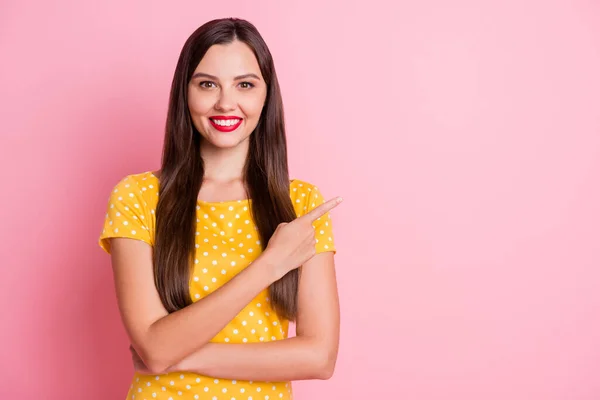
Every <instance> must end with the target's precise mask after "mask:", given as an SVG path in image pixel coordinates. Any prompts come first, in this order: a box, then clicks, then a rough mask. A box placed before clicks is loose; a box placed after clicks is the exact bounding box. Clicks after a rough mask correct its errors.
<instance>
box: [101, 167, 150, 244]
mask: <svg viewBox="0 0 600 400" xmlns="http://www.w3.org/2000/svg"><path fill="white" fill-rule="evenodd" d="M147 209H148V207H147V203H146V201H145V200H144V197H143V193H142V190H141V189H140V187H139V185H138V184H137V183H136V182H135V180H134V179H133V178H131V177H130V176H128V177H125V178H123V179H122V180H121V181H120V182H119V183H117V185H115V187H114V188H113V190H112V192H111V194H110V196H109V199H108V204H107V209H106V216H105V219H104V226H103V227H102V234H101V235H100V238H99V240H98V244H99V245H100V247H101V248H102V249H103V250H104V251H105V252H107V253H109V254H110V239H111V238H117V237H122V238H130V239H137V240H141V241H144V242H146V243H148V244H149V245H153V243H152V240H151V235H150V229H149V227H148V226H149V225H148V224H149V223H150V216H149V215H147V213H146V211H147Z"/></svg>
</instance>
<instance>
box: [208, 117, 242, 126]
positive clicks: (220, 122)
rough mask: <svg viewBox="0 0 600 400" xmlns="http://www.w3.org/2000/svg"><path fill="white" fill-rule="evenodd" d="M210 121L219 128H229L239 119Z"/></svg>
mask: <svg viewBox="0 0 600 400" xmlns="http://www.w3.org/2000/svg"><path fill="white" fill-rule="evenodd" d="M212 121H213V122H214V123H215V124H217V125H219V126H231V125H235V124H237V123H238V122H239V121H240V120H239V119H213V120H212Z"/></svg>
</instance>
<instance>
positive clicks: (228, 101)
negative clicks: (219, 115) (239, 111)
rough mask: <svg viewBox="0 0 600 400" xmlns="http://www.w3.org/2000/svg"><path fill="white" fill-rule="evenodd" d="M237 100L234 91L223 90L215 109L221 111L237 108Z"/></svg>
mask: <svg viewBox="0 0 600 400" xmlns="http://www.w3.org/2000/svg"><path fill="white" fill-rule="evenodd" d="M235 107H236V101H235V94H234V93H233V91H229V90H225V89H224V90H221V92H220V94H219V97H218V98H217V102H216V103H215V109H216V110H219V111H231V110H235Z"/></svg>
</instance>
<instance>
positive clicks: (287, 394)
mask: <svg viewBox="0 0 600 400" xmlns="http://www.w3.org/2000/svg"><path fill="white" fill-rule="evenodd" d="M158 187H159V181H158V179H157V178H156V177H155V176H154V175H153V174H152V173H151V172H144V173H141V174H134V175H129V176H127V177H125V178H123V179H122V180H121V181H120V182H119V183H118V184H117V185H116V186H115V187H114V188H113V191H112V192H111V195H110V198H109V202H108V206H107V213H106V216H105V221H104V226H103V229H102V234H101V235H100V238H99V245H100V247H101V248H102V249H104V251H106V252H107V253H110V240H109V239H110V238H113V237H127V238H131V239H136V240H141V241H144V242H146V243H148V244H149V245H151V246H152V245H153V244H154V228H155V222H156V217H155V210H156V204H157V202H158ZM290 198H291V200H292V204H293V205H294V208H295V211H296V215H298V216H300V215H303V214H304V213H306V212H308V211H310V210H312V209H313V208H315V207H317V206H318V205H320V204H322V203H323V201H324V199H323V197H322V195H321V193H320V191H319V189H318V188H317V187H316V186H314V185H312V184H310V183H308V182H304V181H301V180H298V179H295V180H293V181H292V182H291V183H290ZM251 205H252V200H248V199H246V200H241V201H225V202H206V201H200V200H199V201H198V202H197V206H196V233H195V241H196V246H195V248H196V250H195V257H194V268H193V273H192V276H191V278H190V283H189V285H190V295H191V298H192V301H198V300H200V299H202V298H203V297H205V296H207V295H208V294H210V293H212V292H213V291H215V290H217V289H218V288H219V287H221V286H222V285H224V284H225V283H227V282H228V281H229V280H230V279H232V278H233V277H234V276H236V275H237V274H238V273H239V272H240V271H242V270H243V269H244V268H246V267H247V266H248V265H249V264H250V263H252V261H254V260H255V259H256V258H257V257H258V256H260V254H261V253H262V242H261V239H260V237H259V235H258V231H257V228H256V226H255V224H254V222H253V220H252V217H251V214H250V208H251ZM313 226H314V228H315V237H316V239H317V243H316V245H315V248H316V251H317V253H321V252H325V251H332V252H334V253H335V252H336V249H335V245H334V241H333V231H332V224H331V217H330V215H329V213H327V214H325V215H324V216H323V217H321V218H319V219H318V220H317V221H315V222H314V224H313ZM288 327H289V321H287V320H284V319H280V318H279V317H278V316H277V314H276V313H275V312H274V310H273V308H272V307H271V302H270V299H269V293H268V289H265V290H263V291H262V292H261V293H259V294H258V295H257V296H256V297H255V298H254V299H253V300H252V301H251V302H250V303H249V304H248V305H247V306H246V307H245V308H244V309H243V310H242V311H241V312H240V313H239V314H238V315H237V316H236V317H235V318H233V320H231V321H230V323H229V324H228V325H227V326H226V327H225V328H223V330H222V331H221V332H219V333H218V334H217V335H216V336H215V337H214V338H213V339H212V340H211V341H212V342H217V343H256V342H269V341H273V340H282V339H284V338H286V337H287V335H288ZM127 398H128V399H136V398H137V399H140V400H142V399H165V400H167V399H170V398H172V399H180V400H186V399H198V400H207V399H211V400H212V399H227V400H231V399H237V400H249V399H261V400H263V399H291V398H292V387H291V383H290V382H252V381H239V380H237V381H236V380H229V379H215V378H209V377H206V376H202V375H198V374H195V373H191V372H183V373H181V372H177V373H169V374H164V375H158V376H147V375H141V374H138V373H136V374H135V375H134V377H133V380H132V383H131V386H130V390H129V393H128V397H127Z"/></svg>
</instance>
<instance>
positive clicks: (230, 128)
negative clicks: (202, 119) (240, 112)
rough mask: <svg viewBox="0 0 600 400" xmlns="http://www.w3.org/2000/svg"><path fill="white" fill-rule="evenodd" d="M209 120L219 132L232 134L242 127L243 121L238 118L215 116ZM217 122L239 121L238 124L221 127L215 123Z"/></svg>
mask: <svg viewBox="0 0 600 400" xmlns="http://www.w3.org/2000/svg"><path fill="white" fill-rule="evenodd" d="M208 120H209V121H210V123H211V125H212V126H213V127H214V128H215V129H216V130H218V131H219V132H232V131H235V130H236V129H237V128H238V127H239V126H240V125H241V123H242V120H243V119H242V118H240V117H236V116H226V115H214V116H212V117H210V118H208ZM215 120H216V121H219V122H223V121H229V120H238V122H237V123H236V124H233V125H219V124H217V123H216V122H215Z"/></svg>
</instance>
